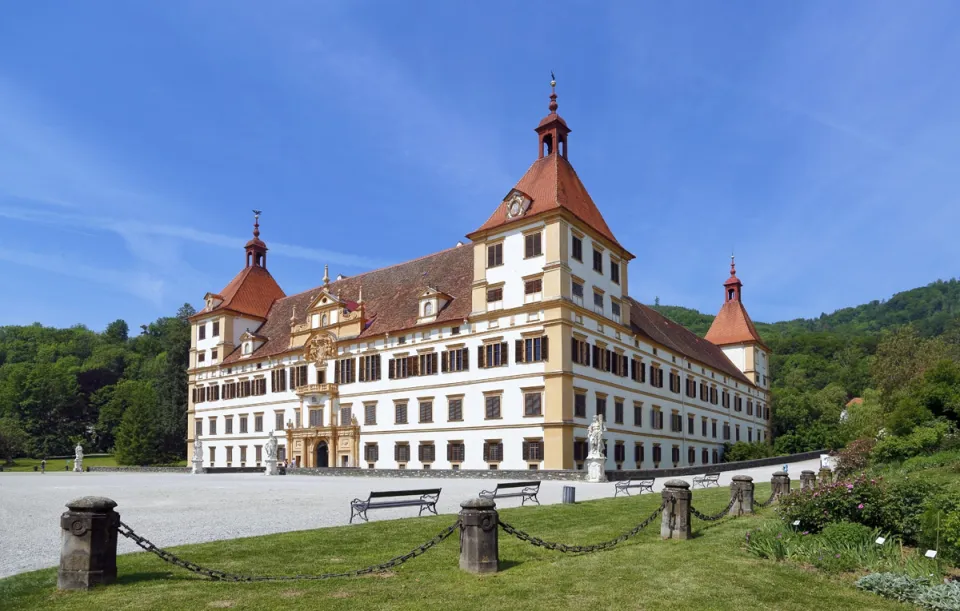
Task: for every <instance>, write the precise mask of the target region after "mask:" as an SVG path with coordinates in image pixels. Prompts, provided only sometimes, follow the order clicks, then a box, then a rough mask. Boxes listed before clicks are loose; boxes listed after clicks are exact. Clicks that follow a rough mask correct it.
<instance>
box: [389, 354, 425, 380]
mask: <svg viewBox="0 0 960 611" xmlns="http://www.w3.org/2000/svg"><path fill="white" fill-rule="evenodd" d="M418 365H419V361H418V360H417V357H415V356H405V357H400V358H396V359H390V361H389V362H388V363H387V377H388V378H390V379H391V380H402V379H404V378H407V377H409V376H411V375H417V366H418Z"/></svg>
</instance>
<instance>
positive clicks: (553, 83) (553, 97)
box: [548, 70, 558, 115]
mask: <svg viewBox="0 0 960 611" xmlns="http://www.w3.org/2000/svg"><path fill="white" fill-rule="evenodd" d="M557 107H558V106H557V77H556V76H554V75H553V70H551V71H550V106H549V107H548V108H550V114H554V115H555V114H557Z"/></svg>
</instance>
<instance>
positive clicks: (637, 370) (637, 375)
mask: <svg viewBox="0 0 960 611" xmlns="http://www.w3.org/2000/svg"><path fill="white" fill-rule="evenodd" d="M646 373H647V369H646V367H644V366H643V361H641V360H639V359H630V379H631V380H633V381H634V382H638V383H643V382H646V381H647V376H646Z"/></svg>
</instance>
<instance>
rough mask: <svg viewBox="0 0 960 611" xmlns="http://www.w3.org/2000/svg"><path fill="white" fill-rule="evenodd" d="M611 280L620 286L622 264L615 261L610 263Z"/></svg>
mask: <svg viewBox="0 0 960 611" xmlns="http://www.w3.org/2000/svg"><path fill="white" fill-rule="evenodd" d="M610 280H612V281H613V283H614V284H620V264H619V263H615V262H613V261H611V262H610Z"/></svg>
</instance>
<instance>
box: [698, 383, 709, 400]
mask: <svg viewBox="0 0 960 611" xmlns="http://www.w3.org/2000/svg"><path fill="white" fill-rule="evenodd" d="M700 400H701V401H709V400H710V392H709V390H708V389H707V383H706V382H700Z"/></svg>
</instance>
